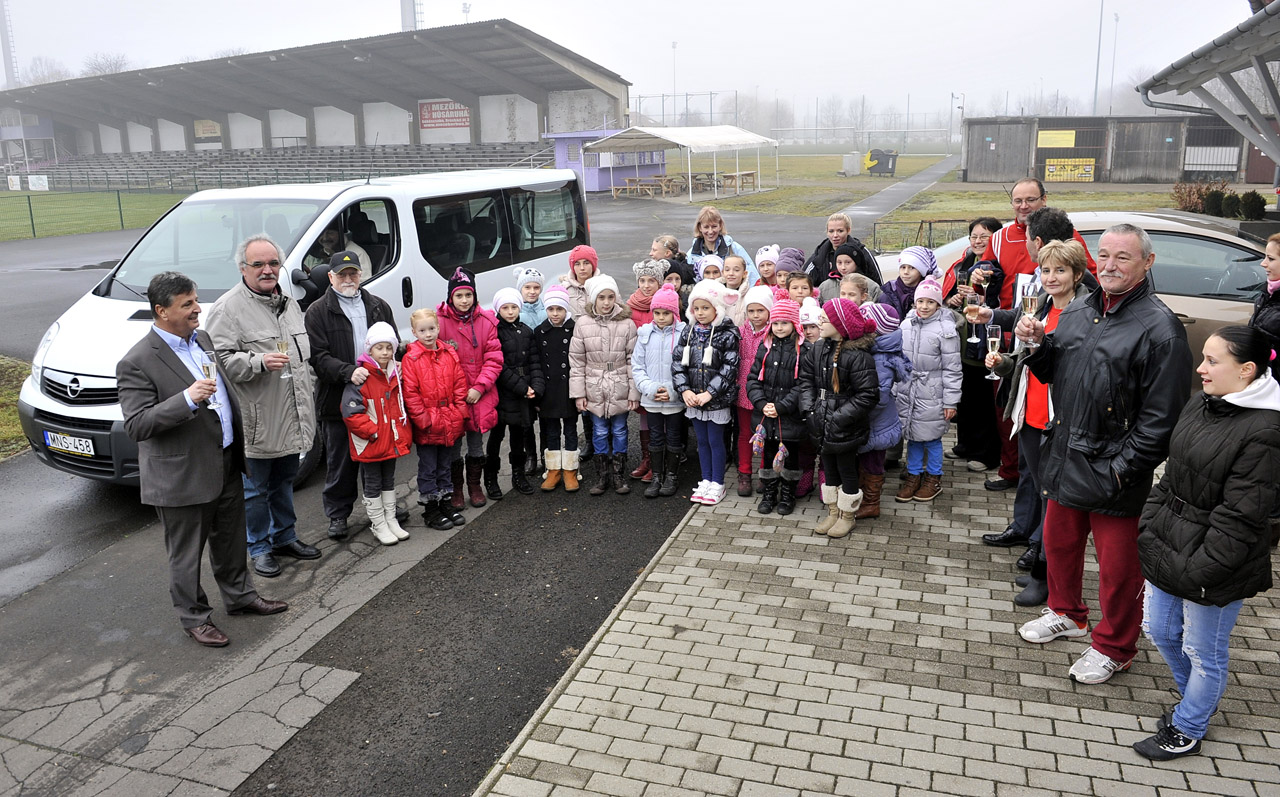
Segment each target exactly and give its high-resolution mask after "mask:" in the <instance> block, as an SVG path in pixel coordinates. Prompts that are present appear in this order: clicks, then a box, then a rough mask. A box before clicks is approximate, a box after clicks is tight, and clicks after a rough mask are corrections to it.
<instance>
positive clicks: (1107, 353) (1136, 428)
mask: <svg viewBox="0 0 1280 797" xmlns="http://www.w3.org/2000/svg"><path fill="white" fill-rule="evenodd" d="M1104 295H1105V294H1104V293H1103V291H1100V290H1099V291H1094V292H1093V293H1092V294H1090V295H1089V297H1088V298H1087V299H1084V300H1083V301H1081V300H1076V301H1074V302H1072V303H1071V304H1070V305H1069V306H1068V307H1067V309H1065V310H1063V311H1062V315H1061V316H1060V317H1059V319H1058V328H1057V329H1056V330H1055V331H1054V332H1052V333H1051V334H1049V335H1048V336H1046V337H1045V339H1044V343H1043V344H1042V345H1041V346H1040V348H1039V349H1038V350H1037V351H1036V352H1035V353H1034V354H1032V355H1031V356H1029V357H1027V358H1026V361H1025V362H1026V365H1027V367H1028V368H1030V369H1031V372H1032V373H1034V374H1035V375H1036V378H1038V379H1039V380H1040V381H1041V382H1044V383H1046V384H1052V385H1053V406H1054V411H1055V413H1056V417H1054V418H1053V419H1052V420H1050V422H1049V428H1048V429H1047V430H1046V431H1045V434H1046V440H1045V442H1044V444H1043V448H1042V449H1041V455H1040V485H1041V489H1042V494H1043V496H1044V497H1046V498H1049V499H1051V500H1053V501H1057V502H1058V503H1059V504H1062V505H1063V506H1065V507H1069V508H1071V509H1079V510H1083V511H1086V512H1098V513H1100V514H1103V515H1114V516H1118V517H1135V516H1137V515H1139V514H1141V512H1142V505H1143V503H1144V502H1145V501H1146V499H1147V494H1148V493H1149V492H1150V491H1151V480H1152V475H1153V474H1154V472H1155V469H1156V466H1157V465H1159V464H1160V463H1161V462H1163V461H1164V458H1165V457H1166V456H1167V455H1168V453H1169V437H1170V435H1171V434H1172V433H1173V427H1174V424H1176V423H1177V421H1178V415H1179V412H1180V410H1181V409H1182V405H1183V404H1184V403H1185V402H1186V400H1187V395H1188V394H1189V393H1190V391H1191V349H1190V347H1189V346H1188V345H1187V333H1186V330H1185V329H1183V327H1182V324H1181V323H1180V322H1179V321H1178V319H1177V317H1176V316H1174V314H1173V312H1172V311H1170V310H1169V308H1168V307H1166V306H1165V305H1164V303H1163V302H1161V301H1160V300H1159V299H1158V298H1156V296H1155V291H1154V289H1153V287H1152V285H1151V281H1150V280H1147V281H1145V282H1143V283H1142V284H1141V285H1139V286H1138V287H1136V288H1134V289H1133V290H1132V292H1130V294H1129V295H1127V296H1125V297H1124V299H1123V300H1122V301H1121V302H1120V304H1119V305H1118V306H1116V307H1114V308H1113V309H1112V310H1111V312H1109V313H1104V312H1103V310H1102V307H1103V300H1104Z"/></svg>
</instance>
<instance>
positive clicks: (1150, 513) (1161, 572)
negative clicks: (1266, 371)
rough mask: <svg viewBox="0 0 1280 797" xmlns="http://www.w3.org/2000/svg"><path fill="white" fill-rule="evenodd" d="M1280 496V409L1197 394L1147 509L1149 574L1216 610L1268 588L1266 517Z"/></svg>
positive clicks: (1144, 536)
mask: <svg viewBox="0 0 1280 797" xmlns="http://www.w3.org/2000/svg"><path fill="white" fill-rule="evenodd" d="M1264 378H1265V377H1264ZM1267 387H1268V388H1271V389H1272V392H1273V393H1275V392H1280V391H1278V390H1276V388H1275V385H1274V384H1269V385H1267ZM1251 388H1252V386H1251ZM1251 388H1249V389H1251ZM1278 497H1280V412H1277V411H1276V410H1273V409H1261V408H1247V407H1241V406H1238V405H1236V404H1232V403H1229V402H1228V401H1226V400H1225V399H1222V398H1218V397H1216V396H1206V395H1204V394H1197V395H1195V396H1192V397H1191V401H1190V402H1188V403H1187V406H1186V408H1185V409H1184V410H1183V411H1182V416H1181V417H1180V418H1179V419H1178V424H1177V426H1176V427H1174V430H1173V439H1172V441H1171V443H1170V446H1169V462H1168V464H1167V465H1166V466H1165V471H1164V476H1163V477H1161V479H1160V482H1159V484H1157V485H1156V486H1155V489H1153V490H1152V491H1151V497H1150V498H1148V499H1147V503H1146V506H1145V507H1144V508H1143V510H1142V521H1141V529H1142V531H1141V533H1140V534H1139V535H1138V557H1139V560H1140V562H1141V563H1142V576H1143V578H1145V579H1147V580H1148V581H1150V582H1151V583H1152V584H1155V585H1156V586H1157V587H1159V588H1160V589H1162V590H1164V591H1165V592H1167V593H1169V594H1170V595H1174V596H1176V597H1179V598H1183V599H1185V600H1189V601H1193V602H1195V603H1200V604H1205V605H1211V606H1225V605H1226V604H1228V603H1231V602H1232V601H1237V600H1241V599H1244V598H1250V597H1253V596H1254V595H1256V594H1258V593H1259V592H1263V591H1265V590H1268V589H1270V588H1271V557H1270V551H1269V550H1268V549H1269V547H1270V523H1269V517H1268V516H1269V515H1270V514H1271V511H1272V509H1273V508H1274V507H1275V506H1276V501H1277V498H1278Z"/></svg>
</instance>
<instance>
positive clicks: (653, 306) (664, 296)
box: [649, 282, 680, 317]
mask: <svg viewBox="0 0 1280 797" xmlns="http://www.w3.org/2000/svg"><path fill="white" fill-rule="evenodd" d="M649 309H650V310H670V311H671V312H672V313H674V314H675V315H676V317H679V316H680V294H678V293H676V289H675V286H674V285H672V284H671V283H669V282H664V283H662V287H660V288H658V292H657V293H655V294H654V295H653V298H652V299H650V300H649Z"/></svg>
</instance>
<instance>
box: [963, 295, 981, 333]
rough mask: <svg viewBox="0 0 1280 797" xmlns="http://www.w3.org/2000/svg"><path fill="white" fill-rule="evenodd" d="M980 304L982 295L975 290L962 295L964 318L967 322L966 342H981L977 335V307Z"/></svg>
mask: <svg viewBox="0 0 1280 797" xmlns="http://www.w3.org/2000/svg"><path fill="white" fill-rule="evenodd" d="M981 305H982V297H981V296H979V295H978V292H977V291H971V292H970V293H969V294H968V295H966V296H965V297H964V318H965V320H966V321H968V322H969V337H967V338H965V342H966V343H981V342H982V340H981V339H980V338H979V337H978V325H979V321H978V308H979V307H980V306H981Z"/></svg>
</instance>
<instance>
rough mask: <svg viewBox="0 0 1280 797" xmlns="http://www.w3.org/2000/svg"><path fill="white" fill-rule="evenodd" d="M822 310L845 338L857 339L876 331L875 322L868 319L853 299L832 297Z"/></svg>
mask: <svg viewBox="0 0 1280 797" xmlns="http://www.w3.org/2000/svg"><path fill="white" fill-rule="evenodd" d="M822 312H824V313H826V314H827V320H828V321H830V322H831V326H833V327H835V328H836V332H839V333H840V337H842V338H844V339H845V340H857V339H858V338H860V337H862V336H863V335H865V334H867V333H868V332H875V331H876V325H875V323H873V322H871V321H868V320H867V319H866V317H865V316H863V315H862V313H861V312H860V311H859V310H858V304H857V302H855V301H853V300H852V299H832V300H830V301H829V302H827V303H826V304H824V305H822Z"/></svg>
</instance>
